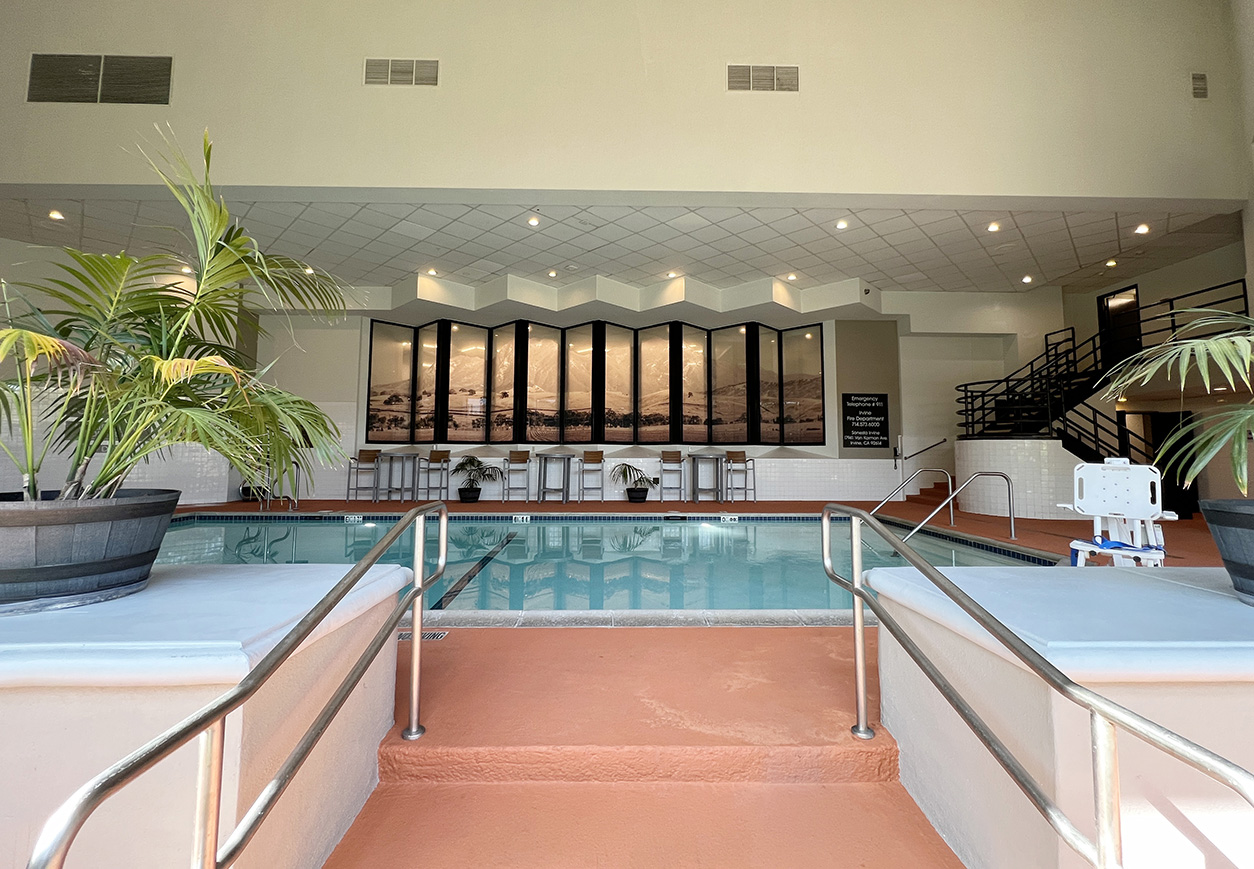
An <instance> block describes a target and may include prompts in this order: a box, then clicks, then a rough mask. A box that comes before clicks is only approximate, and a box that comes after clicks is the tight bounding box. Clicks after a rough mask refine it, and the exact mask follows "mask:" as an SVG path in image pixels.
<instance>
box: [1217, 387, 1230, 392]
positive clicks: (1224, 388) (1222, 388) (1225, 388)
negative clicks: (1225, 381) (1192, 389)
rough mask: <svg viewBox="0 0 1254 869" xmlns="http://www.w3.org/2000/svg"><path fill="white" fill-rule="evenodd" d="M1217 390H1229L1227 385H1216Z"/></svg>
mask: <svg viewBox="0 0 1254 869" xmlns="http://www.w3.org/2000/svg"><path fill="white" fill-rule="evenodd" d="M1215 391H1216V392H1227V391H1228V387H1226V386H1216V387H1215Z"/></svg>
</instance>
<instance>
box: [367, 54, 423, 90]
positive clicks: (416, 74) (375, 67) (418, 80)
mask: <svg viewBox="0 0 1254 869" xmlns="http://www.w3.org/2000/svg"><path fill="white" fill-rule="evenodd" d="M362 81H363V83H364V84H372V85H373V84H389V85H390V84H400V85H427V86H429V87H435V86H436V85H438V84H439V83H440V62H439V61H438V60H409V59H396V58H391V59H389V58H376V57H368V58H366V69H365V76H364V78H363V79H362Z"/></svg>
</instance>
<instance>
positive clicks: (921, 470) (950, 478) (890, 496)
mask: <svg viewBox="0 0 1254 869" xmlns="http://www.w3.org/2000/svg"><path fill="white" fill-rule="evenodd" d="M941 443H942V444H943V443H944V441H941ZM933 446H938V445H937V444H933ZM929 449H931V447H929ZM915 455H916V456H917V455H918V453H915ZM907 458H909V456H907ZM927 473H932V474H944V475H945V479H946V480H947V481H948V482H949V497H948V498H947V499H945V500H946V502H947V503H948V504H949V524H950V525H953V524H954V475H953V474H951V473H949V471H947V470H945V469H944V468H919V469H918V470H917V471H915V472H914V473H913V474H911V475H910V476H908V477H906V478H905V479H904V480H902V481H901V485H900V486H898V487H897V488H896V489H893V490H892V491H891V492H889V493H888V497H886V498H885V499H884V500H883V501H880V502H879V503H878V504H876V505H875V506H874V507H872V508H871V511H870V512H871V515H872V516H874V515H875V514H876V513H878V512H879V509H880V508H881V507H883V506H884V505H885V504H887V503H888V502H889V501H891V500H892V499H893V496H894V495H896V494H897V493H898V492H900V491H901V490H902V489H904V488H906V486H908V485H910V482H911V481H912V480H913V479H914V478H915V477H917V476H919V474H927ZM942 506H943V505H942Z"/></svg>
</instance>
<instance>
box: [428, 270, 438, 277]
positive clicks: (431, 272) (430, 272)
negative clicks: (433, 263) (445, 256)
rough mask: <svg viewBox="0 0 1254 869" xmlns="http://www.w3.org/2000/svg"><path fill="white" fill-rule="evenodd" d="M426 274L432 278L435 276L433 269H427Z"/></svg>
mask: <svg viewBox="0 0 1254 869" xmlns="http://www.w3.org/2000/svg"><path fill="white" fill-rule="evenodd" d="M427 274H429V275H431V276H432V277H435V274H436V272H435V269H427Z"/></svg>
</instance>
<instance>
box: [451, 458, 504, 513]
mask: <svg viewBox="0 0 1254 869" xmlns="http://www.w3.org/2000/svg"><path fill="white" fill-rule="evenodd" d="M458 475H460V476H463V477H465V478H466V485H464V486H459V487H458V489H457V497H458V498H460V499H461V501H462V503H464V504H475V503H477V502H478V501H479V492H480V487H481V486H482V484H484V483H489V482H494V481H496V480H499V479H501V476H502V474H501V469H500V468H498V467H497V466H496V465H489V464H485V463H484V461H483V459H481V458H479V457H478V456H462V457H461V459H460V460H459V461H458V462H457V464H456V465H454V466H453V476H454V477H456V476H458Z"/></svg>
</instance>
